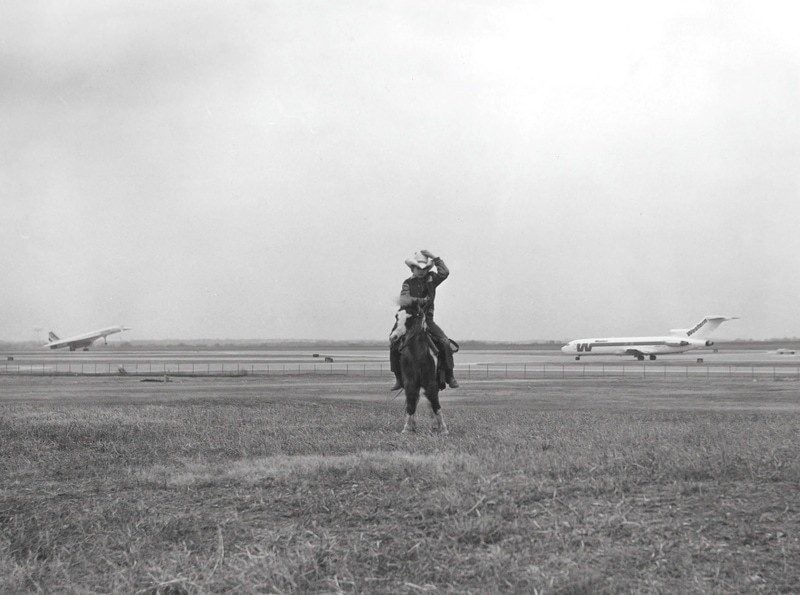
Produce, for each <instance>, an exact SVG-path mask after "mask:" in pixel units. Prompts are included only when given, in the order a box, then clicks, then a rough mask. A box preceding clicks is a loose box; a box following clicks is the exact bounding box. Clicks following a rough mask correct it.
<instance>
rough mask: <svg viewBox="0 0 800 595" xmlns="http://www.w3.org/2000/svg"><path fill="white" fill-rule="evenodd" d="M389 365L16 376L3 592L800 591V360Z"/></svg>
mask: <svg viewBox="0 0 800 595" xmlns="http://www.w3.org/2000/svg"><path fill="white" fill-rule="evenodd" d="M387 388H388V382H387V381H383V382H378V381H375V380H374V379H373V380H369V379H357V378H337V377H332V378H315V377H279V378H260V379H254V378H231V379H178V380H175V381H174V382H171V383H152V382H140V381H139V380H136V379H131V378H89V379H83V378H47V377H42V378H24V377H22V378H20V377H5V378H4V377H0V592H2V593H27V592H48V593H109V592H113V593H142V594H145V593H149V594H156V593H163V594H167V593H169V594H178V593H338V592H345V593H562V594H567V593H587V594H588V593H798V592H800V498H798V496H799V495H800V462H799V461H798V452H800V437H799V433H798V429H799V428H800V382H796V381H794V382H792V381H784V382H775V381H760V382H749V381H747V380H736V381H733V380H730V381H725V380H717V381H714V382H702V381H688V380H687V381H681V380H670V381H658V380H647V381H636V380H614V379H610V380H602V379H600V380H598V379H593V380H585V381H584V380H578V379H576V380H567V381H563V380H540V381H505V382H504V381H492V382H479V381H465V382H463V383H462V388H460V389H458V390H457V391H452V390H447V391H445V392H444V393H443V394H442V400H443V406H444V412H445V419H446V421H447V424H448V426H449V429H450V435H449V436H436V435H432V434H431V433H430V432H428V430H427V427H428V420H427V406H423V407H421V412H422V414H423V415H422V416H421V417H422V420H421V421H422V422H423V423H422V424H421V426H422V431H421V432H419V433H418V434H417V435H411V436H409V435H401V434H399V431H400V429H401V428H402V425H403V398H402V395H401V396H400V397H397V398H392V397H393V395H392V394H391V393H388V391H387V390H386V389H387Z"/></svg>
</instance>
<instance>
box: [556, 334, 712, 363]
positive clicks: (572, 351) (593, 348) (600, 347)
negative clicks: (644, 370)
mask: <svg viewBox="0 0 800 595" xmlns="http://www.w3.org/2000/svg"><path fill="white" fill-rule="evenodd" d="M710 345H713V342H712V341H706V340H702V339H689V338H688V337H673V336H663V337H606V338H602V339H600V338H592V339H576V340H574V341H570V342H569V343H567V344H566V345H564V346H563V347H562V348H561V351H562V352H563V353H566V354H567V355H574V356H575V359H580V358H581V357H582V356H585V355H631V356H633V357H636V358H637V359H644V358H645V357H646V356H647V357H650V359H655V358H656V356H657V355H663V354H667V353H684V352H686V351H691V350H692V349H700V348H702V347H709V346H710Z"/></svg>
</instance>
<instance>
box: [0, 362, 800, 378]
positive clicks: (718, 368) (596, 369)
mask: <svg viewBox="0 0 800 595" xmlns="http://www.w3.org/2000/svg"><path fill="white" fill-rule="evenodd" d="M0 374H4V375H9V376H11V375H26V376H142V377H148V376H187V377H193V376H198V377H202V376H208V377H213V376H217V377H223V376H281V375H284V376H285V375H319V376H354V377H374V378H383V377H392V373H391V371H390V369H389V365H388V363H374V362H370V363H336V362H332V363H321V362H320V363H313V364H312V363H263V362H259V363H230V362H229V363H224V362H200V363H198V362H179V363H175V362H173V363H167V362H163V361H157V362H141V361H139V362H132V363H118V362H117V363H112V362H107V361H103V362H66V363H65V362H47V361H43V362H35V363H29V364H23V363H15V362H6V363H5V364H3V365H2V366H0ZM456 376H457V377H458V378H459V379H464V380H485V379H531V380H534V379H556V378H563V379H581V378H630V379H677V378H695V379H707V380H711V379H715V378H751V379H765V378H772V379H774V380H800V365H791V364H784V365H768V364H762V365H752V364H703V363H700V362H698V363H685V364H684V363H681V364H678V363H670V364H654V363H650V362H636V363H627V364H626V363H600V364H594V363H587V364H583V363H569V364H557V363H550V362H548V363H535V364H498V363H489V364H460V365H457V366H456Z"/></svg>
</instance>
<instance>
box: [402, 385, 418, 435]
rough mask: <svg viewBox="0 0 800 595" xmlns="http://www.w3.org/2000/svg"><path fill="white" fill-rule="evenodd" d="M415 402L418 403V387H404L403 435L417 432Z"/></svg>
mask: <svg viewBox="0 0 800 595" xmlns="http://www.w3.org/2000/svg"><path fill="white" fill-rule="evenodd" d="M417 402H419V387H417V388H414V387H406V423H405V425H404V426H403V434H406V433H407V432H416V431H417V418H416V417H414V415H415V414H416V412H417Z"/></svg>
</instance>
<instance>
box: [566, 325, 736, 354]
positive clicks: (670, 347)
mask: <svg viewBox="0 0 800 595" xmlns="http://www.w3.org/2000/svg"><path fill="white" fill-rule="evenodd" d="M736 318H738V316H706V317H705V318H703V320H701V321H700V322H698V323H697V324H695V325H694V326H693V327H692V328H690V329H672V330H670V331H669V335H666V336H661V337H606V338H601V339H575V340H574V341H570V342H569V343H567V344H566V345H564V346H563V347H562V348H561V351H562V352H564V353H566V354H567V355H574V356H575V359H576V360H579V359H581V357H582V356H584V355H632V356H633V357H635V358H636V359H638V360H639V361H641V360H643V359H644V358H645V357H649V358H650V359H651V360H653V359H656V356H657V355H664V354H667V353H683V352H684V351H691V350H692V349H700V348H702V347H710V346H712V345H713V344H714V342H713V341H711V340H710V339H709V337H710V336H711V333H713V332H714V331H715V330H716V329H717V327H718V326H719V325H720V324H722V323H723V322H725V321H726V320H735V319H736Z"/></svg>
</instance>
